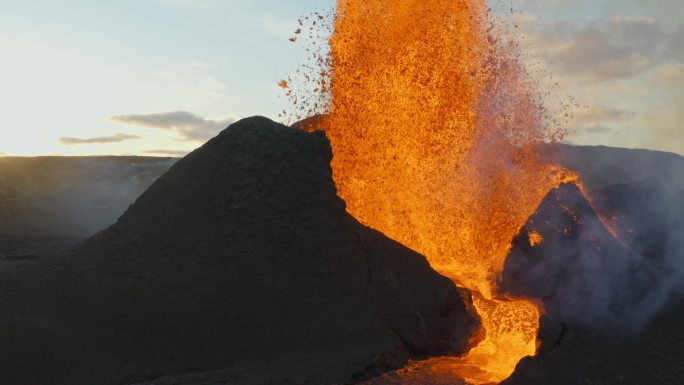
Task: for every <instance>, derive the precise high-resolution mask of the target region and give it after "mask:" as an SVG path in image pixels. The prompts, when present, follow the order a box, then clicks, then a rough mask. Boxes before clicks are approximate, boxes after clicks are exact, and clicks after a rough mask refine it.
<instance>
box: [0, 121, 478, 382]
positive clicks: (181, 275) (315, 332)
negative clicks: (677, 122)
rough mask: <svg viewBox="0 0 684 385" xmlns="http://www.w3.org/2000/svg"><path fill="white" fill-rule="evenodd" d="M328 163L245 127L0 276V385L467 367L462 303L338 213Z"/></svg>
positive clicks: (306, 138) (403, 251)
mask: <svg viewBox="0 0 684 385" xmlns="http://www.w3.org/2000/svg"><path fill="white" fill-rule="evenodd" d="M331 157H332V152H331V148H330V145H329V143H328V141H327V140H326V138H325V136H324V134H323V133H305V132H302V131H299V130H296V129H292V128H288V127H285V126H282V125H279V124H276V123H274V122H272V121H270V120H268V119H265V118H250V119H245V120H242V121H240V122H238V123H235V124H234V125H232V126H230V127H229V128H228V129H226V130H225V131H224V132H222V133H221V134H220V135H218V136H217V137H216V138H214V139H212V140H211V141H209V142H208V143H207V144H206V145H204V146H203V147H202V148H200V149H199V150H197V151H195V152H193V153H192V154H190V155H188V156H187V157H186V158H184V159H182V160H181V161H179V162H178V163H176V164H175V165H174V166H173V167H172V168H171V169H170V171H169V172H168V173H166V174H165V175H164V176H162V177H161V178H160V179H159V180H158V181H157V182H156V183H155V184H154V185H152V186H151V187H150V188H149V189H148V191H146V192H145V193H144V194H143V195H142V196H141V197H140V198H139V199H138V200H137V201H136V203H135V204H134V205H132V206H131V207H130V208H129V210H128V211H127V212H126V213H125V214H124V215H123V216H122V217H121V218H120V219H119V221H118V222H117V223H116V224H115V225H113V226H112V227H110V228H109V229H107V230H105V231H104V232H102V233H100V234H98V235H96V236H95V237H93V238H91V239H90V240H88V241H87V242H86V243H85V244H84V245H83V246H81V247H80V248H79V249H77V250H76V251H74V252H71V253H69V254H67V255H64V256H62V257H61V258H58V259H50V260H44V261H38V262H36V263H34V264H29V265H24V266H22V268H21V269H19V270H18V271H13V272H2V271H0V289H1V290H2V292H3V296H2V298H1V299H0V315H1V317H2V318H3V319H4V321H3V320H0V325H2V326H0V378H2V379H3V380H5V381H6V382H5V383H3V384H4V385H27V384H40V385H81V384H82V385H100V384H101V385H129V384H132V383H137V382H145V381H152V380H153V379H155V378H160V379H159V380H158V381H157V382H155V383H165V384H168V383H184V382H183V381H186V382H187V383H193V384H204V383H221V384H223V383H235V384H261V383H277V384H305V383H315V384H328V383H348V382H353V381H356V380H360V379H363V378H366V377H368V376H372V375H375V374H378V373H380V372H381V371H385V370H390V369H395V368H398V367H400V366H402V365H403V364H404V363H405V362H406V360H407V359H408V357H409V356H410V355H413V354H431V353H439V352H451V353H460V352H463V351H464V350H465V349H466V345H467V341H468V339H469V337H470V335H471V333H472V332H473V331H474V329H475V328H476V327H477V321H476V319H475V317H476V316H474V315H473V314H472V313H471V312H470V310H468V305H467V304H466V302H467V301H468V300H467V299H466V297H467V296H466V295H465V294H463V293H462V292H460V291H459V290H458V289H457V288H456V287H455V286H454V284H453V283H452V282H451V281H450V280H448V279H447V278H444V277H442V276H440V275H438V274H437V273H435V272H434V271H433V270H431V269H430V267H429V265H428V263H427V261H426V260H425V259H424V258H423V257H422V256H420V255H418V254H416V253H415V252H412V251H411V250H408V249H407V248H405V247H403V246H401V245H400V244H398V243H396V242H394V241H392V240H390V239H388V238H386V237H385V236H383V235H382V234H380V233H378V232H376V231H373V230H371V229H368V228H366V227H364V226H362V225H361V224H359V223H358V222H357V221H356V220H354V219H353V218H352V217H351V216H349V215H348V214H347V213H346V212H345V210H344V208H345V206H344V202H343V201H342V200H341V199H339V198H338V197H337V196H336V191H335V186H334V184H333V181H332V171H331V168H330V166H329V162H330V160H331ZM51 347H52V348H51ZM9 358H11V359H9ZM3 359H6V360H3ZM67 368H69V370H66V369H67ZM202 372H205V373H204V374H201V373H202ZM185 373H200V374H191V375H190V376H185V377H176V376H177V375H180V374H185ZM210 378H211V379H210ZM7 379H9V380H7ZM7 381H9V383H7ZM193 381H194V382H193ZM211 381H214V382H211Z"/></svg>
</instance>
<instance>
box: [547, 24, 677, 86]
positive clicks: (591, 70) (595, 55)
mask: <svg viewBox="0 0 684 385" xmlns="http://www.w3.org/2000/svg"><path fill="white" fill-rule="evenodd" d="M667 37H668V33H667V32H666V31H665V28H664V27H663V25H662V24H661V23H659V22H658V21H656V20H653V19H648V18H626V17H614V18H613V19H611V20H610V21H608V22H603V23H593V24H590V25H587V26H585V27H584V28H581V29H579V30H577V31H575V33H574V34H572V35H571V36H570V38H569V39H567V40H565V39H563V38H562V37H560V36H554V35H553V33H552V32H551V33H550V34H549V38H550V39H552V41H551V42H550V43H551V44H552V45H554V46H555V47H556V48H555V49H552V51H551V54H550V57H549V59H550V60H551V61H552V62H554V63H555V64H556V65H558V67H559V68H560V69H561V70H562V71H563V72H565V73H567V74H573V75H581V76H583V77H585V78H586V79H587V80H590V81H599V82H600V81H607V80H613V79H619V78H626V77H632V76H636V75H639V74H640V73H643V72H644V71H647V70H650V69H652V68H654V67H655V66H656V65H658V64H659V63H660V62H662V61H663V60H664V59H665V58H666V57H667V52H668V51H669V50H670V47H669V44H668V39H667Z"/></svg>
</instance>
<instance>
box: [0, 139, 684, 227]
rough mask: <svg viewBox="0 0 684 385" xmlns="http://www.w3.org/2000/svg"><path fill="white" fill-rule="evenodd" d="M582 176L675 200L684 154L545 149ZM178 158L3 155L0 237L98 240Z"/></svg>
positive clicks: (593, 185) (681, 190)
mask: <svg viewBox="0 0 684 385" xmlns="http://www.w3.org/2000/svg"><path fill="white" fill-rule="evenodd" d="M542 151H544V152H545V153H547V154H548V155H549V156H550V157H551V160H552V161H554V162H556V163H559V164H561V165H562V166H564V167H566V168H568V169H571V170H575V171H579V172H580V173H581V174H582V179H583V182H584V183H585V185H586V186H587V187H588V188H589V189H590V190H595V189H600V188H603V187H606V186H610V185H613V184H620V183H634V182H648V181H653V180H655V181H657V182H659V183H660V184H661V185H662V187H663V188H664V189H665V191H666V192H667V196H668V199H669V200H672V201H675V202H676V201H677V200H678V199H679V197H683V196H684V171H682V170H684V157H682V156H679V155H676V154H671V153H665V152H658V151H649V150H630V149H623V148H611V147H603V146H593V147H592V146H570V145H546V146H544V147H542ZM177 160H178V159H176V158H152V157H37V158H17V157H6V158H0V235H20V236H21V235H30V236H55V235H57V236H80V237H85V236H89V235H92V234H94V233H96V232H98V231H100V230H103V229H104V228H106V227H107V226H109V225H111V224H113V223H114V222H116V220H117V218H118V217H119V216H121V214H123V213H124V211H125V210H126V208H128V206H129V205H131V204H132V203H133V202H134V201H135V200H136V198H137V197H138V196H140V195H141V194H142V193H143V192H144V191H145V190H146V189H147V188H148V187H149V186H150V185H151V184H152V183H153V182H154V181H155V180H156V179H157V178H158V177H160V176H161V175H162V174H164V173H165V172H166V171H167V170H168V169H169V168H170V167H171V166H172V165H173V164H174V163H175V162H176V161H177Z"/></svg>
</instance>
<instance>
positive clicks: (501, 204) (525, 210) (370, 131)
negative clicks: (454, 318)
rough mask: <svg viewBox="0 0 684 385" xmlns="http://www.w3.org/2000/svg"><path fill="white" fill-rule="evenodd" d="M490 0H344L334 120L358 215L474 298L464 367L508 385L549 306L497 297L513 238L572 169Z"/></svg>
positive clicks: (346, 195)
mask: <svg viewBox="0 0 684 385" xmlns="http://www.w3.org/2000/svg"><path fill="white" fill-rule="evenodd" d="M505 41H506V39H504V38H502V37H501V36H497V33H496V32H495V28H494V26H493V24H492V23H491V22H490V18H489V14H488V9H487V6H486V4H485V1H484V0H339V1H338V2H337V8H336V14H335V20H334V31H333V33H332V36H331V38H330V54H329V55H330V56H329V62H327V63H328V64H329V66H330V72H329V73H328V74H327V75H326V76H328V79H327V81H325V80H324V81H323V84H325V85H326V86H328V87H329V89H328V92H329V93H330V95H329V106H328V110H327V111H326V113H327V114H326V118H325V120H324V123H323V124H322V126H323V128H325V129H326V131H327V134H328V137H329V139H330V141H331V143H332V147H333V152H334V159H333V161H332V167H333V172H334V178H335V182H336V185H337V188H338V193H339V195H340V196H341V197H342V198H343V199H344V200H345V201H346V202H347V210H348V211H349V212H350V213H351V214H352V215H354V216H355V217H356V218H357V219H359V220H360V221H361V222H363V223H364V224H366V225H368V226H370V227H373V228H375V229H378V230H380V231H382V232H383V233H385V234H387V235H388V236H389V237H391V238H393V239H395V240H397V241H399V242H401V243H403V244H405V245H407V246H408V247H410V248H412V249H414V250H417V251H418V252H420V253H422V254H423V255H425V256H426V257H427V258H428V260H429V261H430V263H431V264H432V266H433V267H434V268H435V269H436V270H438V271H439V272H441V273H442V274H444V275H446V276H448V277H450V278H452V279H453V280H454V281H455V282H456V283H457V284H459V285H462V286H464V287H466V288H468V289H470V291H471V292H472V293H473V301H474V304H475V307H476V309H477V311H478V313H479V315H480V317H481V318H482V326H483V327H482V333H481V335H480V336H479V340H478V341H475V342H474V344H477V345H476V346H475V347H474V348H473V349H472V350H471V352H470V353H469V354H468V355H467V356H466V357H464V358H462V359H461V360H460V361H459V363H455V364H452V365H448V366H446V367H443V366H442V367H441V369H440V370H444V371H450V372H453V374H454V376H455V377H456V376H457V377H462V378H465V379H466V380H467V381H468V382H469V383H471V384H489V383H499V382H501V381H503V380H504V379H506V378H507V377H508V376H510V375H511V373H512V372H513V370H514V369H515V366H516V365H517V363H518V362H519V361H520V360H521V359H522V358H523V357H525V356H530V355H534V354H535V352H536V347H537V341H536V336H537V329H538V327H539V323H538V322H539V316H540V312H541V311H542V309H541V308H540V306H538V305H537V304H536V303H534V302H533V301H531V300H527V299H523V298H510V297H507V296H506V295H504V294H502V293H499V292H498V288H497V281H498V279H499V277H500V274H501V271H502V269H503V264H504V260H505V258H506V256H507V254H508V252H509V250H510V247H511V241H512V239H513V238H514V236H515V235H516V233H517V232H518V231H519V230H520V229H521V227H522V226H523V225H524V224H525V222H526V220H527V219H528V218H529V216H530V215H531V214H532V213H533V212H534V211H535V209H536V208H537V206H538V205H539V203H540V202H541V200H542V199H543V197H544V196H545V195H546V193H547V192H548V191H549V190H550V189H551V188H554V187H556V186H558V185H559V184H560V183H561V182H564V181H568V180H570V179H572V178H573V176H572V175H570V174H568V173H566V172H565V171H564V170H562V169H560V168H557V167H554V166H552V165H550V164H548V163H547V162H545V161H544V159H543V158H542V156H541V155H540V154H539V153H538V152H537V151H536V145H537V144H539V143H542V142H545V141H550V140H555V139H557V136H558V135H559V132H558V131H557V130H555V129H551V128H549V127H548V126H547V125H545V124H544V114H545V109H544V106H543V104H542V103H541V102H540V98H539V97H538V95H537V93H536V92H535V91H534V90H535V88H534V87H533V85H532V84H530V83H527V80H526V79H527V76H526V73H525V71H524V69H523V67H522V66H521V65H520V63H519V61H518V60H516V55H515V54H514V52H515V47H514V46H513V45H510V44H508V43H504V42H505Z"/></svg>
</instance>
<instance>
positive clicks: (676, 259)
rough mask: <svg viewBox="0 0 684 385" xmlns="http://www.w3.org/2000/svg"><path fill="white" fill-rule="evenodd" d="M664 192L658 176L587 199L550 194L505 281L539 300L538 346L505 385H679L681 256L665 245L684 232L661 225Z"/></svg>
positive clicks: (682, 370) (683, 311)
mask: <svg viewBox="0 0 684 385" xmlns="http://www.w3.org/2000/svg"><path fill="white" fill-rule="evenodd" d="M663 195H664V194H663V189H662V187H660V186H659V185H658V183H656V182H653V183H652V184H620V185H612V186H607V187H605V188H602V189H600V190H597V191H593V192H592V193H591V196H592V198H594V199H593V200H592V202H591V203H590V202H589V201H588V200H587V199H586V197H585V196H583V194H582V193H581V192H580V190H579V189H577V188H576V187H575V186H574V185H563V186H561V187H560V188H559V189H557V190H554V191H552V192H550V193H549V195H548V196H547V197H546V198H545V199H544V201H543V202H542V204H541V205H540V207H539V209H538V210H537V212H536V213H535V214H534V215H533V216H532V217H531V218H530V220H529V221H528V223H527V224H526V226H525V227H524V228H523V229H522V230H521V232H520V234H519V236H518V237H517V238H516V240H515V241H514V247H513V250H512V253H511V255H510V257H509V259H508V260H507V262H506V266H505V271H504V274H503V279H502V287H503V288H504V289H505V290H506V291H508V292H509V293H515V294H518V295H526V296H529V297H536V298H542V299H543V301H544V304H545V306H546V311H547V314H546V315H545V316H544V317H542V320H541V325H540V330H539V339H540V342H541V346H540V348H539V350H538V355H537V356H535V357H530V358H526V359H524V360H523V361H522V362H521V363H520V364H519V365H518V368H517V369H516V372H515V373H514V374H513V376H512V377H511V378H510V379H508V380H507V381H505V382H504V383H503V384H505V385H518V384H519V385H537V384H539V385H556V384H557V385H566V384H602V385H609V384H635V385H636V384H662V385H666V384H668V385H669V384H679V383H682V380H683V379H684V366H682V364H681V363H682V362H684V331H683V330H682V328H681V325H682V324H684V300H682V298H684V296H682V293H683V291H682V285H681V282H682V266H683V262H684V258H682V257H684V255H683V254H682V250H683V249H682V247H681V246H682V242H681V241H679V243H673V242H671V241H672V240H673V239H681V238H682V237H681V235H683V234H684V233H681V227H676V226H672V225H671V224H668V223H669V222H668V217H669V215H668V213H667V212H666V210H664V207H665V206H664V205H665V204H666V203H665V202H667V200H665V199H664V198H663ZM595 209H596V210H599V212H601V214H602V216H604V219H603V220H601V219H600V218H599V216H598V215H597V212H596V211H595ZM674 209H675V211H676V210H677V209H678V208H676V207H675V208H674ZM607 226H611V227H614V230H616V231H615V232H616V233H619V237H618V238H615V237H614V236H613V235H612V234H611V233H610V232H609V231H608V229H607ZM629 230H632V231H629ZM535 232H536V233H537V234H539V235H541V237H542V238H543V241H542V243H539V241H537V242H533V241H534V239H535V237H534V233H535ZM658 246H659V247H658Z"/></svg>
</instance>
